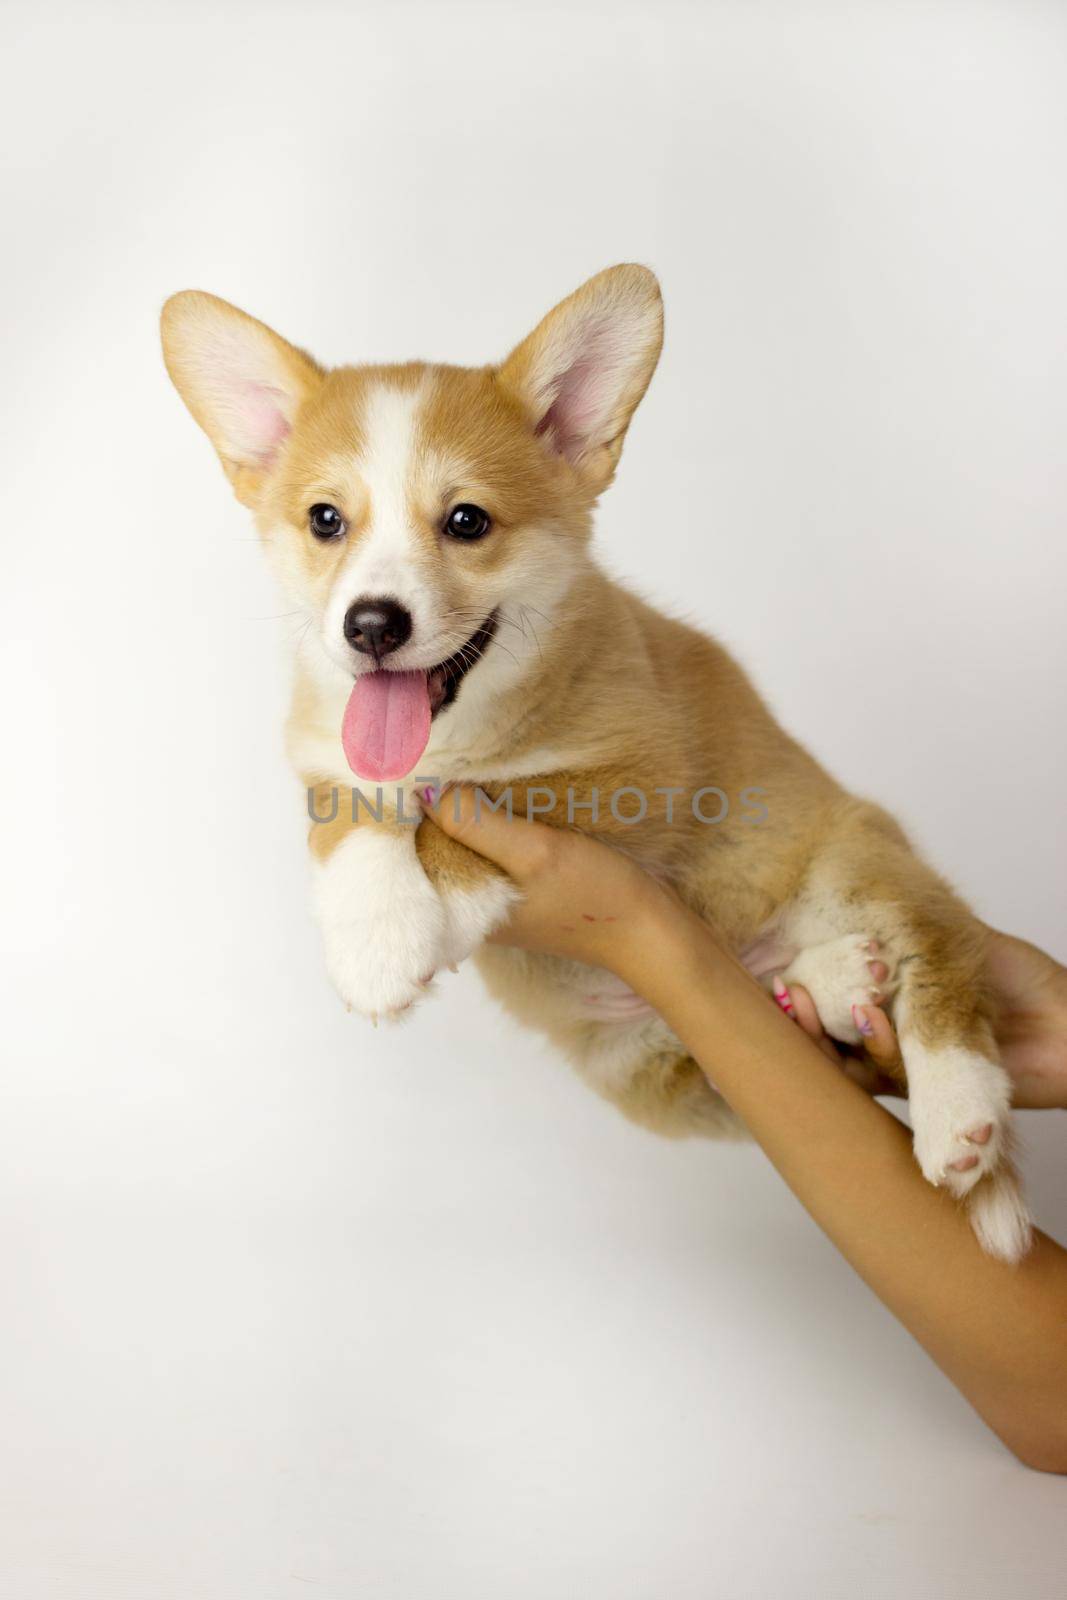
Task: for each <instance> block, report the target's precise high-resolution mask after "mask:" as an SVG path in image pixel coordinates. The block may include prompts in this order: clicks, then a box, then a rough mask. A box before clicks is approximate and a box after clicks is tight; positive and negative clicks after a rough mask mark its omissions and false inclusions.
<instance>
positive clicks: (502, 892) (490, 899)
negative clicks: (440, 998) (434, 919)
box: [439, 874, 521, 968]
mask: <svg viewBox="0 0 1067 1600" xmlns="http://www.w3.org/2000/svg"><path fill="white" fill-rule="evenodd" d="M439 889H440V893H441V901H442V904H443V906H444V913H445V932H444V944H443V950H444V961H445V963H446V964H447V965H448V966H450V967H453V968H454V967H457V966H458V965H459V963H460V962H461V961H465V960H466V959H467V957H468V956H469V955H471V954H472V952H473V951H475V950H477V948H478V946H479V945H480V944H483V943H484V942H485V940H486V939H488V937H489V935H490V934H491V933H493V932H494V931H495V930H496V929H497V928H499V927H500V926H501V925H502V924H503V923H504V922H506V921H507V918H508V913H509V912H510V910H511V908H512V906H513V905H515V903H516V902H517V901H518V900H519V899H521V895H520V893H519V891H518V889H517V888H516V887H515V885H514V884H513V883H512V881H511V879H510V878H505V877H504V876H503V874H499V875H494V876H493V877H486V878H484V879H483V880H482V881H481V882H480V883H477V884H471V885H468V886H466V887H464V888H459V887H458V886H450V885H449V884H448V883H447V882H444V883H441V884H440V885H439Z"/></svg>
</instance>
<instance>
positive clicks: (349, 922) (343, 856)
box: [314, 826, 445, 1020]
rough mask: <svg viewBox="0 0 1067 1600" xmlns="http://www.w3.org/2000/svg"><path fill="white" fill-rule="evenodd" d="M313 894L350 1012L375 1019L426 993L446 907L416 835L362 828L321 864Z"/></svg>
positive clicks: (333, 976) (329, 965) (330, 966)
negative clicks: (427, 869)
mask: <svg viewBox="0 0 1067 1600" xmlns="http://www.w3.org/2000/svg"><path fill="white" fill-rule="evenodd" d="M314 895H315V908H316V911H317V913H318V919H319V924H320V927H321V929H322V940H323V947H324V951H325V956H326V970H327V972H328V973H329V975H330V980H331V982H332V983H333V985H334V988H335V989H336V990H337V992H338V994H339V995H340V996H341V999H342V1000H343V1001H344V1002H345V1004H346V1005H347V1006H348V1007H349V1009H350V1010H353V1011H359V1012H361V1013H362V1014H363V1015H364V1016H368V1017H371V1018H373V1019H374V1020H377V1018H378V1017H380V1016H396V1015H397V1014H399V1013H400V1012H402V1011H406V1010H407V1009H408V1007H409V1006H411V1005H412V1004H413V1003H414V1002H415V1001H416V1000H420V999H422V998H423V997H424V996H425V994H426V993H427V991H428V988H429V983H430V980H431V979H432V977H433V975H434V973H435V972H436V970H437V968H438V966H440V964H441V961H442V958H443V952H444V935H445V911H444V907H443V905H442V903H441V899H440V897H439V895H438V894H437V891H436V890H435V889H434V887H433V885H432V884H431V883H430V880H429V879H428V878H427V876H426V874H425V873H424V872H423V870H422V868H421V867H420V866H419V864H418V860H417V858H416V856H415V852H414V849H413V848H412V842H411V840H410V839H408V838H405V837H403V836H398V835H396V834H392V833H385V832H384V831H378V830H376V829H373V828H372V827H370V826H368V827H366V828H360V829H358V830H357V831H356V832H354V833H352V834H351V835H350V836H349V837H348V838H347V839H345V840H344V841H343V843H342V844H340V845H339V846H338V847H337V849H336V850H335V851H334V852H333V854H332V855H331V856H330V857H329V858H328V860H327V861H326V862H324V863H323V864H322V866H320V867H318V868H317V869H316V880H315V886H314Z"/></svg>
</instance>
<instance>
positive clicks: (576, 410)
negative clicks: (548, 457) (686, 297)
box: [537, 319, 624, 461]
mask: <svg viewBox="0 0 1067 1600" xmlns="http://www.w3.org/2000/svg"><path fill="white" fill-rule="evenodd" d="M622 358H623V351H622V350H621V348H620V344H619V336H618V331H617V329H615V328H614V327H613V326H612V324H611V323H610V322H609V321H607V320H606V319H605V320H603V321H601V322H599V323H596V324H594V325H593V326H592V327H590V328H588V329H587V330H585V332H584V333H583V335H582V338H581V341H580V343H579V345H578V349H577V351H576V353H575V356H574V359H573V361H572V362H571V364H570V366H569V367H567V368H566V369H565V371H564V372H562V373H561V374H560V376H559V378H558V379H557V381H556V384H555V385H554V388H555V398H554V399H553V401H552V403H551V405H550V406H549V408H548V410H547V411H546V412H545V414H544V416H543V417H542V418H541V421H540V422H539V423H538V425H537V432H538V433H540V434H547V435H550V436H551V438H552V441H553V443H554V444H555V447H556V449H557V450H558V451H559V452H560V454H561V455H565V456H567V458H568V459H569V460H571V461H576V460H577V459H578V458H579V456H581V455H582V454H583V453H584V452H585V451H586V450H587V449H588V448H589V446H590V444H591V443H603V442H604V441H602V440H600V439H598V438H597V437H596V435H597V432H598V430H599V429H600V428H601V427H602V426H603V424H604V423H605V422H606V421H607V419H608V417H609V415H610V412H611V406H612V402H613V400H614V398H615V395H616V391H617V388H618V377H619V372H620V369H621V368H622V366H623V364H624V363H623V359H622Z"/></svg>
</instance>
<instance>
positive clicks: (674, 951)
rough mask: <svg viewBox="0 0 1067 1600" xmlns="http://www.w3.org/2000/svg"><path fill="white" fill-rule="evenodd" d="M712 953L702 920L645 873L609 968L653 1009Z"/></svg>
mask: <svg viewBox="0 0 1067 1600" xmlns="http://www.w3.org/2000/svg"><path fill="white" fill-rule="evenodd" d="M709 954H714V955H718V954H721V952H719V950H718V947H717V945H716V944H715V940H714V935H713V934H712V933H711V930H710V929H709V928H708V926H707V924H706V923H704V922H702V921H701V919H700V918H699V917H698V916H697V915H696V914H695V912H692V911H690V910H689V908H688V906H686V905H684V904H683V902H682V901H681V900H679V899H678V898H677V896H676V895H674V894H672V893H671V892H670V891H669V890H667V889H664V888H663V887H662V885H660V884H658V883H655V882H654V881H652V880H651V879H650V880H649V881H648V887H647V891H646V893H645V894H644V895H643V896H642V899H641V902H640V905H639V906H638V907H637V908H635V914H634V915H633V916H631V917H630V918H628V920H627V928H626V934H625V937H624V939H623V940H622V941H621V943H620V946H619V950H618V953H617V959H616V961H615V963H614V965H613V970H614V971H615V973H616V974H617V976H618V977H620V978H622V980H623V982H624V983H627V984H629V986H630V988H631V989H634V990H636V991H637V993H638V994H640V995H643V996H644V998H645V999H646V1000H647V1001H648V1002H649V1004H650V1005H652V1006H655V1007H656V1009H657V1010H659V1009H661V1007H662V1006H663V1005H665V1004H666V1003H667V1002H668V1000H669V998H670V995H671V993H672V992H673V990H674V989H675V987H676V986H677V984H678V983H679V982H683V983H684V982H689V981H692V980H693V979H694V978H695V977H696V976H697V973H698V969H699V968H700V967H701V966H702V965H704V966H706V965H707V961H708V958H709Z"/></svg>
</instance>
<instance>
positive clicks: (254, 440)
mask: <svg viewBox="0 0 1067 1600" xmlns="http://www.w3.org/2000/svg"><path fill="white" fill-rule="evenodd" d="M284 398H285V397H284V395H283V394H282V391H281V390H280V389H275V388H273V387H272V385H270V384H269V383H255V382H253V381H248V382H246V383H241V384H237V385H235V391H234V396H233V410H234V414H235V418H234V420H235V421H237V422H238V423H239V428H240V435H241V439H242V441H243V443H244V445H245V448H246V449H247V451H248V454H249V455H250V456H253V457H254V458H255V460H256V461H257V462H258V463H259V464H260V465H261V466H264V467H265V466H269V465H270V463H271V461H272V460H273V459H274V457H275V455H276V454H277V452H278V446H279V445H280V444H281V442H282V440H283V439H284V438H285V437H286V435H287V434H288V432H289V422H288V420H287V418H286V416H285V413H284V411H283V410H282V402H283V400H284Z"/></svg>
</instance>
